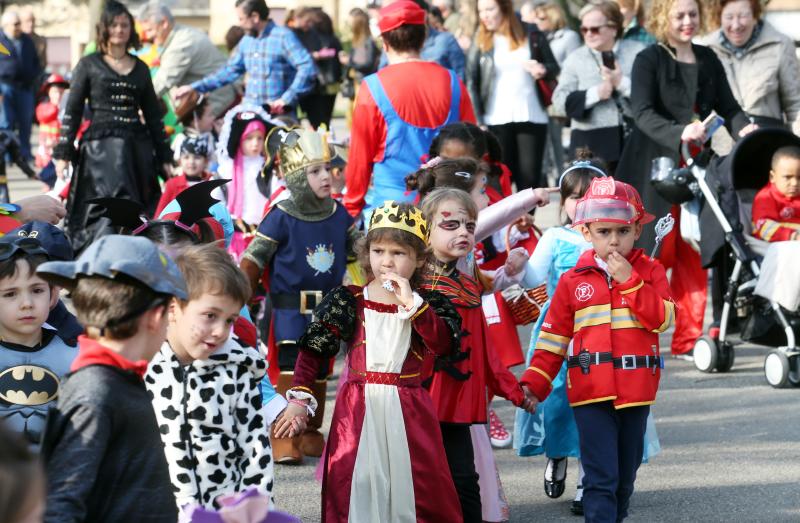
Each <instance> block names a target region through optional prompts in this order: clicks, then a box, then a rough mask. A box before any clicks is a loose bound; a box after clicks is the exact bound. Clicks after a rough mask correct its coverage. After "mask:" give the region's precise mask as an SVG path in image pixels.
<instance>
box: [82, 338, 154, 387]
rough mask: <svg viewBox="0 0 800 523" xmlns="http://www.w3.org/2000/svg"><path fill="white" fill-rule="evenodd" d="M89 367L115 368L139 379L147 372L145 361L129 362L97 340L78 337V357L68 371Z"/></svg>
mask: <svg viewBox="0 0 800 523" xmlns="http://www.w3.org/2000/svg"><path fill="white" fill-rule="evenodd" d="M89 365H107V366H109V367H117V368H118V369H122V370H126V371H129V372H133V373H134V374H136V375H137V376H139V377H140V378H144V373H145V371H147V360H139V361H131V360H129V359H127V358H125V357H124V356H122V355H121V354H119V353H117V352H114V351H113V350H111V349H109V348H108V347H104V346H103V345H101V344H100V342H98V341H97V340H93V339H91V338H88V337H86V336H78V356H76V357H75V359H74V360H73V362H72V366H71V367H70V369H69V370H70V371H71V372H75V371H76V370H78V369H82V368H83V367H88V366H89Z"/></svg>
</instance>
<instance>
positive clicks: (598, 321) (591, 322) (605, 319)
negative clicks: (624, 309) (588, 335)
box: [573, 310, 611, 332]
mask: <svg viewBox="0 0 800 523" xmlns="http://www.w3.org/2000/svg"><path fill="white" fill-rule="evenodd" d="M606 323H611V311H608V310H607V311H605V312H603V313H598V314H596V315H594V316H589V317H587V318H584V319H583V320H581V321H579V322H575V326H574V327H573V332H578V331H579V330H581V329H582V328H584V327H594V326H595V325H605V324H606Z"/></svg>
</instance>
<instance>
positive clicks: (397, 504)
mask: <svg viewBox="0 0 800 523" xmlns="http://www.w3.org/2000/svg"><path fill="white" fill-rule="evenodd" d="M364 298H365V299H369V296H368V294H367V288H366V287H365V288H364ZM421 305H422V298H420V297H419V295H418V294H416V293H414V307H413V308H412V309H411V310H409V311H401V312H396V313H385V312H378V311H375V310H372V309H368V308H365V309H364V329H365V331H366V332H365V334H366V335H365V339H366V343H367V348H366V370H367V371H368V372H384V373H393V374H399V373H400V371H401V370H402V367H403V363H404V362H405V360H406V356H408V350H409V348H410V347H411V322H410V321H409V319H410V318H411V317H412V316H413V315H414V313H415V312H416V311H417V309H418V308H419V307H420V306H421ZM364 399H365V403H366V409H365V414H364V425H363V428H362V429H361V438H360V440H359V442H358V454H357V455H356V466H355V469H354V470H353V483H352V485H351V490H350V521H353V522H357V521H364V522H374V521H392V522H399V521H409V522H413V521H416V511H415V502H414V484H413V479H412V474H411V454H410V453H409V450H408V438H407V436H406V426H405V423H404V421H403V415H402V413H403V408H402V405H401V404H400V394H399V391H398V388H397V387H396V386H393V385H381V384H378V383H367V384H366V385H365V386H364Z"/></svg>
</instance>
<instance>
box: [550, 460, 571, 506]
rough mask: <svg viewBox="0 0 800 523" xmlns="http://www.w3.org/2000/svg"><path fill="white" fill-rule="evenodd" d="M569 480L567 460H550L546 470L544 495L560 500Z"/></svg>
mask: <svg viewBox="0 0 800 523" xmlns="http://www.w3.org/2000/svg"><path fill="white" fill-rule="evenodd" d="M566 479H567V458H555V459H548V460H547V466H546V467H545V469H544V493H545V494H547V497H548V498H553V499H556V498H560V497H561V495H562V494H563V493H564V482H565V481H566Z"/></svg>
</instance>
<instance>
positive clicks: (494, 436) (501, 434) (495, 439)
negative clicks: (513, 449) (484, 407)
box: [489, 409, 511, 449]
mask: <svg viewBox="0 0 800 523" xmlns="http://www.w3.org/2000/svg"><path fill="white" fill-rule="evenodd" d="M489 439H490V440H491V442H492V447H494V448H496V449H504V448H506V447H509V446H511V434H509V433H508V431H507V430H506V427H505V425H503V422H502V421H500V418H498V417H497V414H495V412H494V409H489Z"/></svg>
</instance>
